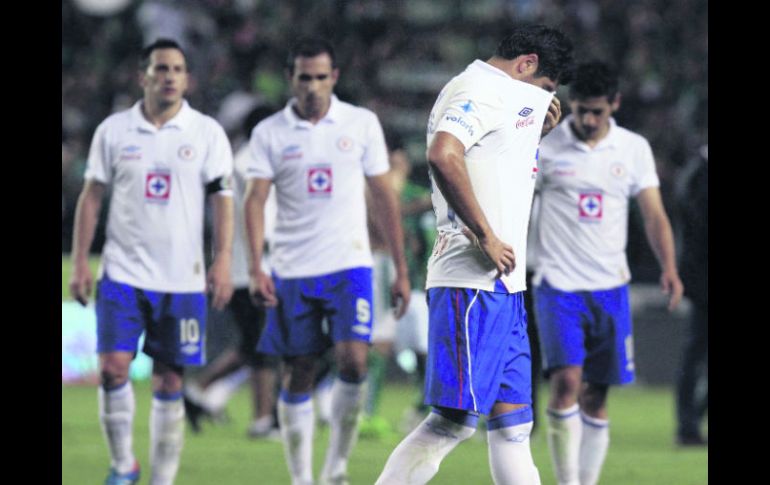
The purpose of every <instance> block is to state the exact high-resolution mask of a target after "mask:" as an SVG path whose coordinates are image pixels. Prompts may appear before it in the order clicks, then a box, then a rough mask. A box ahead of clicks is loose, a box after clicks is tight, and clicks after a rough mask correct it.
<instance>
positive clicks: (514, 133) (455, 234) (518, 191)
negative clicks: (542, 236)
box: [377, 25, 572, 485]
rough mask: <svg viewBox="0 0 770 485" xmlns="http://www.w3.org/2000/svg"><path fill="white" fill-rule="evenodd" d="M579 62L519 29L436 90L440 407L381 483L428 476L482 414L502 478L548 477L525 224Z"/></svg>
mask: <svg viewBox="0 0 770 485" xmlns="http://www.w3.org/2000/svg"><path fill="white" fill-rule="evenodd" d="M571 64H572V43H571V42H570V41H569V39H567V38H566V37H565V36H564V35H563V34H562V33H561V32H559V31H558V30H555V29H552V28H549V27H546V26H542V25H527V26H520V27H517V28H515V29H514V30H513V31H512V32H511V34H510V35H508V36H507V37H505V38H504V39H503V40H502V41H501V42H500V44H499V46H498V48H497V51H496V53H495V55H494V56H492V57H491V58H490V59H488V60H487V61H486V62H485V61H481V60H476V61H474V62H473V63H472V64H470V65H469V66H468V67H467V68H466V69H465V71H464V72H462V73H461V74H459V75H458V76H456V77H454V78H453V79H452V80H451V81H449V83H448V84H447V85H446V86H445V87H444V89H443V90H442V91H441V93H440V94H439V95H438V99H437V100H436V103H435V104H434V106H433V110H432V111H431V114H430V117H429V120H428V136H427V139H428V147H429V148H428V161H429V163H430V168H431V170H432V179H433V205H434V208H435V211H436V216H437V225H438V238H437V240H436V244H435V246H434V250H433V255H432V256H431V259H430V261H429V262H428V276H427V285H426V286H427V288H428V299H429V301H428V305H429V308H430V329H429V335H428V338H429V341H428V342H429V343H428V345H429V349H428V363H427V370H426V374H427V376H426V381H425V389H426V390H425V393H426V404H429V405H431V406H433V410H432V412H431V413H430V415H429V416H428V417H427V418H426V419H425V420H423V421H422V423H420V425H419V426H418V427H417V428H416V429H415V430H414V431H412V433H411V434H409V435H408V436H407V437H406V438H405V439H404V440H403V441H402V442H401V444H399V445H398V447H397V448H396V449H395V450H394V451H393V453H392V454H391V456H390V458H388V461H387V463H386V464H385V468H384V470H383V471H382V474H381V475H380V477H379V479H378V480H377V483H378V484H381V485H385V484H393V485H395V484H399V485H403V484H423V483H426V482H428V481H429V480H430V479H431V478H432V477H433V476H434V475H435V474H436V472H437V471H438V468H439V465H440V464H441V461H442V460H443V459H444V457H445V456H446V455H447V454H449V452H451V451H452V449H454V447H455V446H457V445H458V444H459V443H460V442H461V441H463V440H465V439H468V438H469V437H470V436H471V435H473V433H474V432H475V430H476V424H477V421H478V416H479V414H485V415H489V416H490V417H489V420H488V421H487V427H488V430H489V432H488V443H489V464H490V468H491V471H492V477H493V478H494V480H495V483H499V484H503V483H504V484H538V483H540V476H539V472H538V470H537V468H536V467H535V464H534V462H533V461H532V455H531V452H530V447H529V435H530V430H531V428H532V408H531V396H532V392H531V370H530V369H531V362H530V349H529V340H528V338H527V330H526V327H527V319H526V313H525V310H524V300H523V295H522V294H523V291H524V290H525V280H524V277H525V271H526V263H525V260H526V240H527V226H528V222H529V211H530V206H531V204H532V194H533V191H534V187H535V177H536V176H537V165H536V156H537V147H538V144H539V141H540V138H541V136H542V135H544V134H545V133H547V132H548V131H550V130H551V129H552V128H553V127H554V126H556V123H557V122H558V120H559V118H560V116H561V110H560V105H559V101H558V99H557V98H555V97H554V96H553V92H554V91H555V90H556V87H557V85H558V84H559V83H566V82H568V80H569V72H570V71H569V69H570V67H571ZM458 481H461V480H458Z"/></svg>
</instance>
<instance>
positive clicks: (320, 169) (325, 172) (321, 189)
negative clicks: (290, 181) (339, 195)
mask: <svg viewBox="0 0 770 485" xmlns="http://www.w3.org/2000/svg"><path fill="white" fill-rule="evenodd" d="M332 186H333V184H332V167H331V165H330V164H322V165H313V166H312V167H308V169H307V193H308V195H309V196H310V197H331V195H332Z"/></svg>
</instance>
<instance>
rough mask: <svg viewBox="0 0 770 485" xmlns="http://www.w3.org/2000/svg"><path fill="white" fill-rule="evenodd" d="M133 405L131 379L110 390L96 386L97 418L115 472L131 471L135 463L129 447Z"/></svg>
mask: <svg viewBox="0 0 770 485" xmlns="http://www.w3.org/2000/svg"><path fill="white" fill-rule="evenodd" d="M134 408H135V404H134V388H133V387H132V386H131V381H128V382H126V383H125V384H124V385H122V386H120V387H118V388H117V389H112V390H109V391H105V390H104V388H103V387H102V386H99V421H100V423H101V425H102V432H103V433H104V438H105V439H106V440H107V447H108V448H109V451H110V466H112V468H114V469H115V470H117V471H118V473H127V472H129V471H131V470H132V469H133V467H134V463H135V462H136V458H135V457H134V451H133V450H132V444H133V424H134Z"/></svg>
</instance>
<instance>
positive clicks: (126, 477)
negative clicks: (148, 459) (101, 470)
mask: <svg viewBox="0 0 770 485" xmlns="http://www.w3.org/2000/svg"><path fill="white" fill-rule="evenodd" d="M139 475H140V469H139V462H138V461H137V462H134V468H133V469H132V470H131V471H130V472H127V473H118V472H117V470H115V469H114V468H110V474H109V475H108V476H107V479H106V480H104V485H133V484H135V483H138V482H139Z"/></svg>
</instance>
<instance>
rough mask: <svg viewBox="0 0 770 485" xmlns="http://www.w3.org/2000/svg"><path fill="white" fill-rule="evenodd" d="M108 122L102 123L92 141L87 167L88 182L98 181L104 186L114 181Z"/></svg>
mask: <svg viewBox="0 0 770 485" xmlns="http://www.w3.org/2000/svg"><path fill="white" fill-rule="evenodd" d="M106 138H107V128H106V120H105V121H104V122H102V123H101V124H100V125H99V127H98V128H96V132H95V133H94V137H93V140H91V149H90V150H89V151H88V162H87V165H86V173H85V179H86V180H96V181H97V182H101V183H103V184H109V183H110V182H111V181H112V162H111V160H112V157H111V156H110V153H109V144H108V143H107V140H106Z"/></svg>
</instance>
